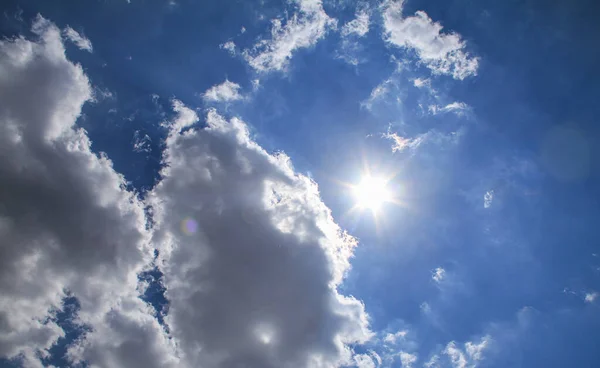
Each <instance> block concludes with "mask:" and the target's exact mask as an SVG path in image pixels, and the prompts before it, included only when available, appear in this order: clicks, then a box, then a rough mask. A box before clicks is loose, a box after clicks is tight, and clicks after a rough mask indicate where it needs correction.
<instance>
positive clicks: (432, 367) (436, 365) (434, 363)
mask: <svg viewBox="0 0 600 368" xmlns="http://www.w3.org/2000/svg"><path fill="white" fill-rule="evenodd" d="M423 367H425V368H440V357H439V355H437V354H435V355H433V356H432V357H431V358H430V359H429V360H428V361H427V362H425V364H423Z"/></svg>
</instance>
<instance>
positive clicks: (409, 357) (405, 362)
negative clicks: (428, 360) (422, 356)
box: [398, 351, 417, 368]
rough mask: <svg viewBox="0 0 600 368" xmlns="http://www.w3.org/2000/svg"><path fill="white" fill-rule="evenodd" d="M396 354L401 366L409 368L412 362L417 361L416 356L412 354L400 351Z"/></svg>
mask: <svg viewBox="0 0 600 368" xmlns="http://www.w3.org/2000/svg"><path fill="white" fill-rule="evenodd" d="M398 355H399V356H400V363H401V364H402V368H411V367H413V364H415V363H416V362H417V356H416V355H414V354H410V353H407V352H405V351H401V352H400V353H399V354H398Z"/></svg>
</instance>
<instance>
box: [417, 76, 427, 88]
mask: <svg viewBox="0 0 600 368" xmlns="http://www.w3.org/2000/svg"><path fill="white" fill-rule="evenodd" d="M413 85H414V86H415V87H417V88H425V87H431V79H429V78H415V79H413Z"/></svg>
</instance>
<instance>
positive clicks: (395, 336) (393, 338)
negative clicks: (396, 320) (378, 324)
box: [383, 330, 408, 344]
mask: <svg viewBox="0 0 600 368" xmlns="http://www.w3.org/2000/svg"><path fill="white" fill-rule="evenodd" d="M407 334H408V331H407V330H400V331H397V332H395V333H388V334H386V335H385V337H384V338H383V341H385V342H386V343H389V344H395V343H396V342H397V341H398V340H399V339H400V340H403V339H405V338H406V335H407Z"/></svg>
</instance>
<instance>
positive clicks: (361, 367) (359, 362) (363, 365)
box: [354, 354, 377, 368]
mask: <svg viewBox="0 0 600 368" xmlns="http://www.w3.org/2000/svg"><path fill="white" fill-rule="evenodd" d="M354 363H355V364H356V368H376V367H377V366H376V365H375V361H374V360H373V358H371V356H370V355H368V354H356V355H354Z"/></svg>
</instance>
